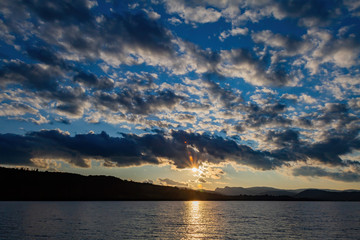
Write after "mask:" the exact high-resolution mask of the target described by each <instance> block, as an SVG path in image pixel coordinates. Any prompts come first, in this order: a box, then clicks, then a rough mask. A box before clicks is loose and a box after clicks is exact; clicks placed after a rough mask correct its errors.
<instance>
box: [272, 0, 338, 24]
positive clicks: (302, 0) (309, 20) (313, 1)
mask: <svg viewBox="0 0 360 240" xmlns="http://www.w3.org/2000/svg"><path fill="white" fill-rule="evenodd" d="M274 4H275V6H276V7H277V10H278V11H279V13H280V15H284V16H286V17H290V18H298V19H299V23H300V24H301V25H306V26H315V25H324V24H327V23H328V22H329V21H330V20H331V19H333V18H335V17H336V16H338V15H339V9H338V8H339V7H341V1H338V0H331V1H328V0H292V1H274Z"/></svg>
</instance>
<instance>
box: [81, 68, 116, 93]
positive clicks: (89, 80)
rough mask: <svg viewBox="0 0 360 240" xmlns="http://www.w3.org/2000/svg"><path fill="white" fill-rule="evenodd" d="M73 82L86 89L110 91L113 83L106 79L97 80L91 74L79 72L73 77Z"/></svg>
mask: <svg viewBox="0 0 360 240" xmlns="http://www.w3.org/2000/svg"><path fill="white" fill-rule="evenodd" d="M74 81H75V82H80V83H82V84H84V85H85V86H87V87H93V88H98V89H103V90H106V89H112V88H113V87H114V82H113V81H111V80H110V79H109V78H107V77H101V78H98V77H97V76H96V75H95V74H93V73H86V72H79V73H78V74H77V75H75V76H74Z"/></svg>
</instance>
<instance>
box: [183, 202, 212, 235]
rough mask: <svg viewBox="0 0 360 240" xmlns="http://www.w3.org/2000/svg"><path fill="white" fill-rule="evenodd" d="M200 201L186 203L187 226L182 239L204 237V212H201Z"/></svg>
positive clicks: (205, 226)
mask: <svg viewBox="0 0 360 240" xmlns="http://www.w3.org/2000/svg"><path fill="white" fill-rule="evenodd" d="M202 205H203V204H202V202H201V201H189V202H186V218H185V222H186V225H187V229H186V235H185V237H184V238H183V239H203V238H205V237H206V235H205V233H206V228H207V225H206V223H204V218H205V216H204V215H203V214H204V213H205V212H204V211H202V210H203V209H202Z"/></svg>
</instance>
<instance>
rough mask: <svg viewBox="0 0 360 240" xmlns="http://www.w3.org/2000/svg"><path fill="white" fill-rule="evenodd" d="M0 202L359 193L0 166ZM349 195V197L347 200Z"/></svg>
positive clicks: (275, 198)
mask: <svg viewBox="0 0 360 240" xmlns="http://www.w3.org/2000/svg"><path fill="white" fill-rule="evenodd" d="M0 182H1V192H0V200H2V201H4V200H25V201H28V200H43V201H45V200H58V201H59V200H60V201H78V200H89V201H92V200H224V201H226V200H249V201H253V200H256V201H259V200H260V201H294V200H296V201H299V200H351V201H360V196H359V194H360V192H357V193H358V194H353V192H346V193H347V194H348V195H346V197H345V198H342V197H341V196H342V195H338V196H337V197H336V198H333V197H331V198H326V196H325V198H323V196H324V195H321V196H320V198H319V197H318V196H316V198H314V195H311V194H305V193H304V195H301V193H299V194H297V195H296V196H295V197H296V198H295V197H290V196H270V195H260V196H259V195H258V196H255V195H253V196H251V195H237V196H226V195H222V194H217V193H214V192H209V191H196V190H191V189H181V188H177V187H168V186H159V185H153V184H149V183H137V182H132V181H126V180H121V179H119V178H116V177H111V176H83V175H79V174H71V173H59V172H41V171H37V170H36V171H31V170H25V169H13V168H3V167H0ZM349 196H351V197H349Z"/></svg>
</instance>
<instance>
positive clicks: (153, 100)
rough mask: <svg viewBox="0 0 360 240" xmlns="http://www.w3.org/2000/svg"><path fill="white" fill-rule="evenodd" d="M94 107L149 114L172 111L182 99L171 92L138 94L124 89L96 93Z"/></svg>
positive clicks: (129, 89)
mask: <svg viewBox="0 0 360 240" xmlns="http://www.w3.org/2000/svg"><path fill="white" fill-rule="evenodd" d="M95 97H96V100H95V105H96V106H98V107H100V106H102V107H106V108H108V109H110V110H112V111H114V112H118V111H120V110H122V109H123V110H124V112H126V113H135V114H150V113H154V112H157V111H161V110H163V109H166V110H168V109H172V108H173V107H174V106H175V105H176V104H178V103H179V102H180V101H181V100H183V99H184V98H183V97H181V96H178V95H176V94H175V93H174V92H172V91H156V92H139V91H135V90H133V89H131V88H124V89H122V90H121V91H119V92H116V93H106V92H99V93H96V96H95Z"/></svg>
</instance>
